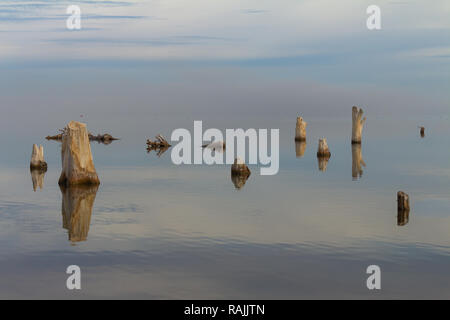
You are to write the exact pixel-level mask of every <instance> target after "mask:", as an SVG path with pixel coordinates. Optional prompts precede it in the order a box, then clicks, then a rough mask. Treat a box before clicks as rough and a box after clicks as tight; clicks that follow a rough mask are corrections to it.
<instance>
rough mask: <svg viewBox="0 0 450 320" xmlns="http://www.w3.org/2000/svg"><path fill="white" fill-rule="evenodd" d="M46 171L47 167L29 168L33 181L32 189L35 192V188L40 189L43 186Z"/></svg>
mask: <svg viewBox="0 0 450 320" xmlns="http://www.w3.org/2000/svg"><path fill="white" fill-rule="evenodd" d="M46 172H47V169H31V170H30V174H31V181H32V182H33V191H34V192H36V190H37V189H38V188H39V190H42V189H43V188H44V176H45V173H46Z"/></svg>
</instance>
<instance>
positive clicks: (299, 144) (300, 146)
mask: <svg viewBox="0 0 450 320" xmlns="http://www.w3.org/2000/svg"><path fill="white" fill-rule="evenodd" d="M305 150H306V141H295V156H296V157H297V158H301V157H303V155H304V154H305Z"/></svg>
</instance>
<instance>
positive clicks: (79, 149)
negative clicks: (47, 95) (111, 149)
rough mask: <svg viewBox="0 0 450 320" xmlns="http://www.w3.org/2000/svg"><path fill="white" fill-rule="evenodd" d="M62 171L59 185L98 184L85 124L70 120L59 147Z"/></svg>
mask: <svg viewBox="0 0 450 320" xmlns="http://www.w3.org/2000/svg"><path fill="white" fill-rule="evenodd" d="M61 159H62V172H61V176H60V178H59V182H58V183H59V185H65V186H71V185H98V184H100V180H99V179H98V176H97V172H96V171H95V167H94V161H93V160H92V152H91V144H90V142H89V137H88V132H87V129H86V124H84V123H80V122H76V121H71V122H69V124H68V125H67V127H66V130H65V133H64V135H63V139H62V147H61Z"/></svg>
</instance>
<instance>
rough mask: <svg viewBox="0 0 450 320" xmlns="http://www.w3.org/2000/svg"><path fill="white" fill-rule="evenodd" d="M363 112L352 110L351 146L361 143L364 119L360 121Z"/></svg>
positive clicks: (356, 108) (356, 109)
mask: <svg viewBox="0 0 450 320" xmlns="http://www.w3.org/2000/svg"><path fill="white" fill-rule="evenodd" d="M363 113H364V112H363V110H362V109H359V108H358V107H353V108H352V144H353V143H361V136H362V129H363V126H364V122H366V118H365V117H364V119H361V118H362V116H363Z"/></svg>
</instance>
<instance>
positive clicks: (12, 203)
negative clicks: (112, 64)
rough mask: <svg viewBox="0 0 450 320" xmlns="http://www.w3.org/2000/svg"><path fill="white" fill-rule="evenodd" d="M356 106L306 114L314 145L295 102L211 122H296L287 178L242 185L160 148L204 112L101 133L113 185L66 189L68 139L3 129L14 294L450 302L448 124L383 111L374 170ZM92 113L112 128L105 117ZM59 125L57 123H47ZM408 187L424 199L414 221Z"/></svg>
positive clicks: (7, 263)
mask: <svg viewBox="0 0 450 320" xmlns="http://www.w3.org/2000/svg"><path fill="white" fill-rule="evenodd" d="M347 111H348V117H343V118H325V117H323V118H322V117H316V118H311V119H306V120H307V121H308V122H309V126H308V141H307V144H306V148H305V150H304V155H303V156H301V157H298V156H297V155H296V145H295V143H294V141H293V132H294V128H295V117H296V115H295V114H293V115H291V116H290V117H281V118H272V119H257V118H256V119H250V118H241V117H235V118H233V117H230V118H229V119H221V120H220V121H219V120H216V121H214V120H210V121H204V128H209V127H215V126H217V127H218V128H220V129H223V128H227V127H228V128H233V127H244V128H249V127H256V128H258V127H260V128H280V144H281V149H280V171H279V173H278V175H275V176H260V175H259V168H258V166H250V169H251V170H252V175H251V176H250V178H249V179H248V181H247V182H246V183H245V185H244V186H243V187H242V188H241V189H236V188H235V186H234V184H233V182H232V180H231V177H230V167H229V166H226V165H224V166H206V165H201V166H187V165H184V166H175V165H173V164H172V163H171V161H170V149H169V150H168V151H167V152H166V153H165V154H163V155H162V156H161V157H160V158H158V157H157V156H156V154H155V153H154V152H152V153H150V154H147V153H146V150H145V138H146V137H152V136H153V135H155V134H157V133H163V134H165V135H166V136H169V137H170V132H171V131H172V129H175V128H177V127H185V128H187V129H192V126H193V122H192V121H191V120H190V119H189V118H188V119H182V118H177V119H176V120H173V119H172V121H169V120H167V119H149V120H148V122H147V123H144V121H141V122H140V121H139V117H136V126H134V127H132V128H131V127H127V129H124V128H122V129H116V131H113V130H108V131H109V132H110V133H112V134H113V135H115V136H119V137H120V138H121V140H119V141H116V142H113V143H112V144H111V145H102V144H97V143H95V142H94V143H92V150H93V155H94V162H95V165H96V169H97V172H98V174H99V177H100V179H101V182H102V183H101V185H100V187H99V189H98V190H97V191H96V190H95V189H91V190H81V191H77V190H74V191H70V192H69V191H66V192H65V193H64V192H63V191H62V190H60V188H59V187H58V184H57V180H58V177H59V174H60V170H61V164H60V154H59V148H60V144H59V143H58V142H54V141H45V140H44V139H43V138H33V137H28V136H27V137H22V138H18V139H16V140H15V141H14V142H11V141H8V140H7V139H5V138H3V140H2V144H3V145H2V150H5V148H7V149H8V150H9V153H8V156H6V155H3V156H2V157H3V158H2V165H1V168H0V273H1V277H0V298H155V299H165V298H168V299H173V298H174V299H191V298H195V299H197V298H219V299H221V298H257V299H263V298H274V299H281V298H286V299H296V298H450V277H449V275H448V272H449V270H450V234H449V232H448V231H449V230H450V198H449V192H450V165H449V162H448V159H449V158H450V148H448V139H446V138H445V135H447V136H448V133H449V132H448V131H450V130H449V129H448V127H449V126H448V120H446V119H436V118H431V117H430V118H425V119H421V121H422V122H420V121H419V120H417V119H406V120H405V119H403V120H402V121H400V122H399V121H398V120H399V119H396V118H395V117H392V118H390V119H385V118H381V117H375V116H372V117H371V116H370V112H367V113H368V120H367V124H366V128H365V132H364V142H363V145H362V150H361V154H362V158H363V160H364V162H365V164H366V166H365V167H362V170H363V173H362V176H361V177H358V178H356V179H355V177H353V174H352V147H351V145H350V141H349V134H350V128H351V117H350V112H351V108H348V110H347ZM211 118H213V117H211ZM67 121H68V120H67ZM116 121H117V122H120V119H116ZM87 122H88V126H89V128H90V129H91V131H93V132H94V133H97V132H98V130H96V129H97V127H98V124H97V123H95V121H89V120H88V121H87ZM174 122H175V123H174ZM105 123H106V122H105ZM423 123H426V124H427V129H426V136H425V138H423V139H422V138H420V135H419V129H418V128H417V125H418V124H423ZM63 125H64V124H61V125H60V127H62V126H63ZM103 127H106V126H103ZM103 127H102V128H103ZM116 128H119V127H116ZM45 130H47V134H52V133H54V131H53V130H48V127H47V128H41V130H40V131H39V130H38V131H39V132H41V131H45ZM54 130H56V128H55V129H54ZM393 131H395V132H396V134H395V135H392V134H391V132H393ZM44 136H45V134H44ZM320 136H326V137H327V140H328V144H329V146H330V150H331V152H332V157H331V159H330V160H329V162H328V164H327V167H326V171H320V170H319V164H318V161H317V158H316V148H317V140H318V138H319V137H320ZM441 137H442V138H441ZM33 143H42V144H43V145H44V149H45V157H46V160H47V162H48V163H49V170H48V171H47V173H45V175H44V176H43V177H39V176H38V175H37V176H35V177H34V179H35V182H36V183H37V185H36V187H37V190H36V191H34V190H33V179H32V178H33V177H32V176H31V174H30V172H29V169H28V161H29V156H30V155H31V146H32V144H33ZM297 147H298V149H297V151H298V152H300V149H301V147H302V146H297ZM353 153H354V154H355V156H356V155H357V153H358V150H353ZM40 179H42V180H43V181H42V185H43V187H42V189H40V188H39V183H40ZM398 190H404V191H406V192H407V193H409V195H410V197H411V206H412V210H411V212H410V215H409V221H408V222H407V223H406V224H405V225H403V226H399V225H398V221H397V210H396V192H397V191H398ZM68 192H69V193H68ZM77 205H79V207H77ZM74 208H78V209H74ZM71 210H72V212H73V213H72V216H70V211H71ZM71 264H76V265H79V266H80V267H81V270H82V290H80V291H77V292H71V291H69V290H67V289H66V288H65V281H66V278H67V275H66V274H65V270H66V268H67V266H69V265H71ZM371 264H376V265H379V266H380V267H381V270H382V290H381V291H378V292H373V291H369V290H367V288H366V279H367V275H366V273H365V271H366V268H367V266H369V265H371Z"/></svg>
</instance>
